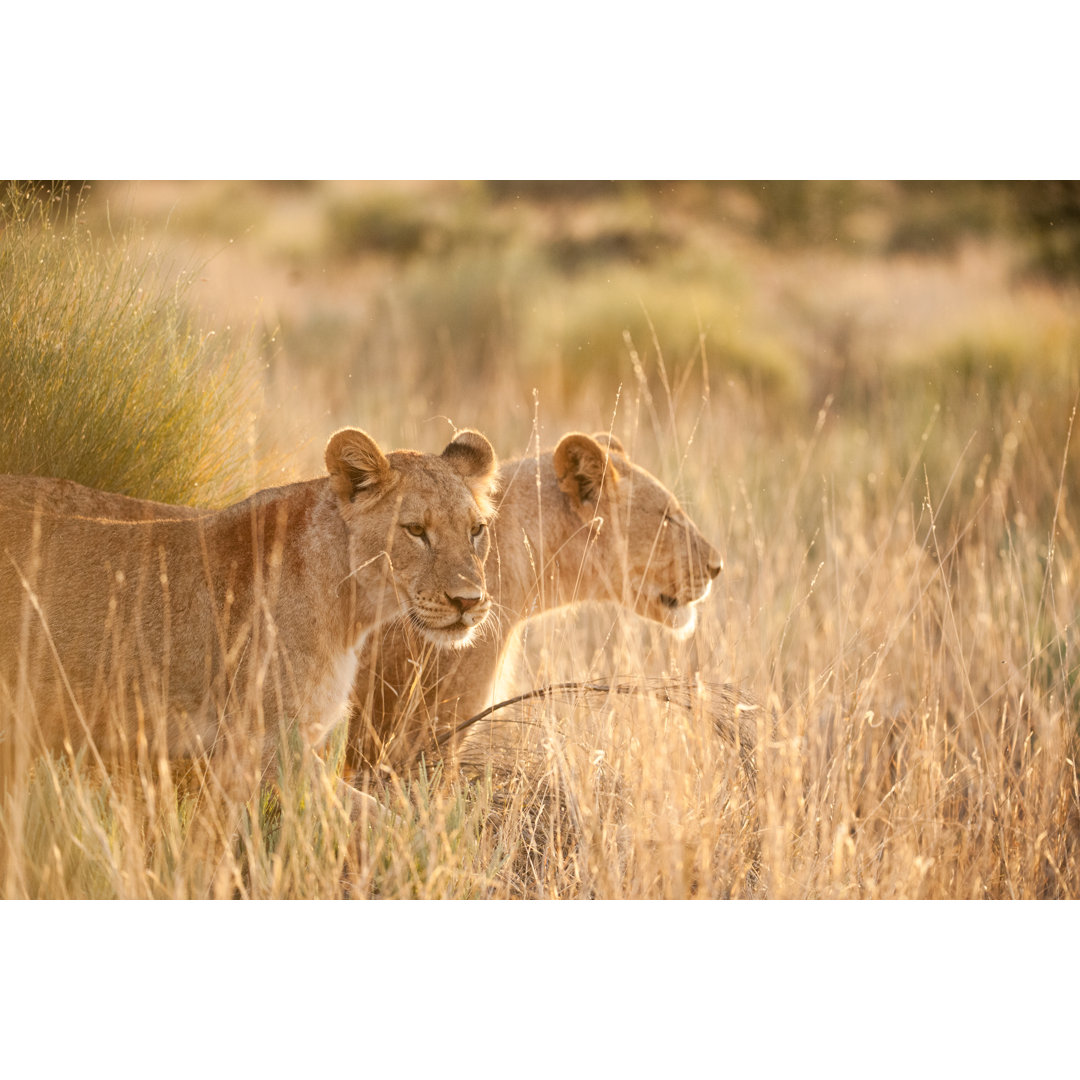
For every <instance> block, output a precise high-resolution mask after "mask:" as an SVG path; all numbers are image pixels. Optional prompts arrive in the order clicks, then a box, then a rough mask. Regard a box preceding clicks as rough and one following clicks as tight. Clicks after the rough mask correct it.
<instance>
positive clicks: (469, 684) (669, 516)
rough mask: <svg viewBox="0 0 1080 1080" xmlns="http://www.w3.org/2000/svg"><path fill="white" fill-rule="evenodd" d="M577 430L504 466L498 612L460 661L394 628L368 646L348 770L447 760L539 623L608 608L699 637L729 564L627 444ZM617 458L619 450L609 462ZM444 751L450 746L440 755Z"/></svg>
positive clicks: (492, 563) (495, 537)
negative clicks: (516, 646) (598, 605)
mask: <svg viewBox="0 0 1080 1080" xmlns="http://www.w3.org/2000/svg"><path fill="white" fill-rule="evenodd" d="M608 444H609V440H608V439H607V437H606V436H603V435H597V436H592V437H590V436H588V435H583V434H580V433H572V434H569V435H567V436H564V438H563V439H562V440H561V441H560V443H559V445H558V446H557V447H556V448H555V450H554V451H547V452H545V453H542V454H541V455H539V456H538V457H527V458H522V459H520V460H516V461H509V462H505V463H504V464H503V465H502V467H501V469H500V472H499V477H500V483H501V486H502V498H501V500H500V502H499V507H498V512H497V514H496V516H495V520H494V522H493V524H492V528H491V532H492V544H491V553H490V554H489V556H488V562H487V578H488V587H489V588H490V590H491V594H492V598H493V601H494V612H493V614H492V616H491V619H490V620H489V622H488V624H487V626H485V628H484V631H483V632H482V633H481V634H480V635H478V638H477V640H476V641H475V642H474V643H473V644H472V645H470V646H469V647H468V648H466V649H463V650H455V651H450V650H438V649H432V648H428V647H425V645H424V643H423V642H422V641H420V640H419V639H418V638H417V636H416V635H415V634H414V633H412V632H411V630H410V628H409V627H408V626H407V625H403V624H400V623H395V624H392V625H389V626H387V627H384V628H383V629H382V630H381V631H380V632H378V633H376V634H372V635H370V636H369V638H367V639H366V640H365V643H364V646H363V647H362V649H361V653H360V665H359V668H358V672H357V679H356V686H355V691H354V699H353V705H352V709H351V715H350V730H349V749H348V764H349V767H350V768H351V769H353V770H358V769H360V768H362V767H365V766H367V767H370V766H373V765H381V764H389V765H391V766H392V767H394V768H398V769H402V768H407V767H408V766H409V765H410V764H412V763H414V762H415V759H416V756H417V755H418V753H420V752H421V751H422V752H424V753H425V754H426V756H427V758H428V760H429V761H430V760H431V759H432V757H433V756H438V755H439V753H440V751H443V752H445V751H448V750H449V749H450V745H451V744H448V743H447V742H446V737H447V736H448V734H449V733H450V732H452V730H453V729H454V728H455V727H456V725H457V724H458V723H460V722H461V721H463V720H465V719H468V718H469V717H471V716H474V715H475V714H476V713H478V712H480V711H481V710H482V709H484V708H486V707H487V706H489V705H491V704H492V703H493V697H492V693H493V687H494V683H495V679H496V675H497V672H498V671H499V668H500V666H501V664H502V663H503V662H504V661H505V659H506V652H507V650H508V648H510V646H511V645H512V643H513V642H514V640H515V630H516V629H517V628H518V627H519V626H520V625H521V623H522V622H524V620H526V619H527V618H529V617H530V616H532V615H537V614H540V613H542V612H545V611H551V610H553V609H555V608H559V607H563V606H565V605H568V604H575V603H579V602H582V601H609V602H614V603H617V604H621V605H622V606H623V607H625V608H627V609H629V610H631V611H634V612H636V613H638V614H639V615H643V616H645V617H647V618H650V619H653V620H656V621H658V622H661V623H663V624H665V625H667V626H669V627H671V628H672V629H674V630H676V631H682V632H689V630H690V629H691V628H692V626H693V620H694V605H695V604H697V603H698V602H700V601H701V600H702V599H703V598H704V597H705V596H706V595H707V594H708V591H709V588H710V586H711V583H712V579H713V578H714V577H715V576H716V574H718V573H719V571H720V569H721V567H722V560H721V557H720V554H719V552H718V551H716V549H715V548H713V547H712V546H711V545H710V544H709V543H708V542H707V541H706V540H705V538H704V537H703V536H702V535H701V533H700V532H699V531H698V529H697V527H696V526H695V525H694V523H693V522H692V521H691V520H690V519H689V518H688V517H687V516H686V514H685V512H684V511H683V510H682V508H681V507H680V506H679V504H678V502H677V500H676V499H675V497H674V495H673V494H672V493H671V491H670V490H669V489H668V488H666V487H665V486H664V485H663V484H662V483H661V482H660V481H659V480H657V479H656V478H655V477H653V476H651V475H650V474H649V473H647V472H646V471H645V470H644V469H642V468H640V467H639V466H637V465H635V464H633V463H632V462H631V461H630V460H629V458H628V457H627V455H626V452H625V451H624V450H623V448H622V446H621V444H619V443H618V442H617V441H616V440H610V447H609V445H608ZM609 448H610V453H609V452H608V450H609ZM440 741H442V743H443V745H442V746H440Z"/></svg>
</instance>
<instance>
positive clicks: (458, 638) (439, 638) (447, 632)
mask: <svg viewBox="0 0 1080 1080" xmlns="http://www.w3.org/2000/svg"><path fill="white" fill-rule="evenodd" d="M466 620H468V621H466ZM410 621H411V622H412V624H413V626H415V627H416V629H417V630H419V631H420V633H421V635H423V637H425V638H426V639H427V640H428V641H429V642H431V644H432V645H434V646H435V647H436V648H439V649H467V648H468V647H469V646H470V645H472V644H473V643H474V642H475V641H476V639H477V637H478V635H479V633H480V626H481V625H482V623H483V622H484V618H483V617H482V616H481V617H474V616H472V613H471V612H467V613H466V614H465V615H464V616H462V617H461V618H460V619H458V621H457V622H455V623H451V624H450V625H449V626H433V625H432V624H431V623H429V622H427V621H426V620H423V619H418V618H415V617H413V618H412V619H411V620H410Z"/></svg>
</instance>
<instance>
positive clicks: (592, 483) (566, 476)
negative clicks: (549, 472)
mask: <svg viewBox="0 0 1080 1080" xmlns="http://www.w3.org/2000/svg"><path fill="white" fill-rule="evenodd" d="M552 463H553V464H554V466H555V476H556V478H557V479H558V481H559V487H560V488H561V489H562V490H563V491H565V492H566V494H567V495H569V496H570V498H571V499H572V500H573V501H574V502H575V503H577V504H579V505H580V504H581V503H586V502H596V501H597V499H598V498H599V497H600V491H601V488H602V487H603V486H604V484H616V483H618V480H619V474H618V472H617V471H616V469H615V466H614V465H613V464H612V462H611V458H609V457H608V454H607V451H606V450H605V449H604V448H603V447H602V446H601V445H600V444H599V443H598V442H597V441H596V440H595V439H594V438H592V436H590V435H583V434H582V433H581V432H578V431H575V432H571V433H570V434H569V435H564V436H563V437H562V438H561V439H560V440H559V445H558V446H556V447H555V453H554V454H552Z"/></svg>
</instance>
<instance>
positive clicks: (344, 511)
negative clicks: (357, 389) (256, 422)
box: [0, 429, 496, 766]
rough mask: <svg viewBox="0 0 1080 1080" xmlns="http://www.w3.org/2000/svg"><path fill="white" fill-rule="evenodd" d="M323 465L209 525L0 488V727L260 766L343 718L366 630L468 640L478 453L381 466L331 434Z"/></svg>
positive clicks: (474, 606)
mask: <svg viewBox="0 0 1080 1080" xmlns="http://www.w3.org/2000/svg"><path fill="white" fill-rule="evenodd" d="M326 457H327V469H328V475H326V476H324V477H322V478H321V479H317V480H309V481H305V482H302V483H297V484H291V485H288V486H286V487H280V488H272V489H268V490H266V491H261V492H258V493H257V494H255V495H253V496H252V497H251V498H249V499H246V500H244V501H243V502H241V503H238V504H236V505H233V506H230V507H227V508H226V509H224V510H221V511H216V512H207V511H200V510H196V509H192V508H189V507H170V506H167V505H165V504H162V503H152V502H147V501H143V500H138V499H129V498H126V497H124V496H120V495H112V494H109V493H105V492H98V491H93V490H90V489H88V488H84V487H81V486H80V485H78V484H73V483H71V482H70V481H65V480H55V479H44V478H35V477H19V476H0V715H4V716H7V717H10V718H11V723H12V724H14V725H20V726H21V730H20V731H19V732H18V734H19V735H20V736H29V740H30V745H31V746H32V747H33V748H34V749H52V750H60V749H63V748H65V746H67V747H71V748H74V749H78V748H79V747H81V746H84V745H87V744H88V743H92V744H93V746H94V749H95V751H96V752H97V753H98V754H100V755H101V756H102V757H104V758H106V759H108V758H110V757H118V756H123V755H126V754H131V753H133V752H134V750H135V747H136V746H137V745H138V744H139V742H140V741H141V740H145V744H149V745H150V748H151V750H152V752H157V753H167V754H168V755H169V756H170V757H192V756H196V755H200V754H203V753H206V752H210V751H214V752H218V751H219V750H220V749H221V748H222V746H223V745H225V744H230V745H231V746H232V747H233V748H234V749H239V748H243V749H244V751H245V752H246V753H248V754H254V755H255V756H256V757H257V758H258V759H260V760H261V762H262V763H263V765H264V766H265V763H267V762H268V761H269V759H270V757H271V756H272V752H273V749H274V748H275V746H276V745H277V742H278V740H279V738H280V737H281V731H282V727H283V726H287V725H290V724H293V723H295V724H296V725H297V726H298V727H299V729H300V732H301V735H302V737H303V738H304V739H305V741H306V742H308V743H309V744H313V745H317V744H318V742H319V741H320V740H322V739H323V738H325V736H326V734H327V732H328V731H329V730H330V729H331V728H332V727H333V726H334V725H335V724H336V723H337V722H339V721H340V720H341V719H342V718H343V716H344V711H345V708H346V704H347V696H348V691H349V688H350V686H351V684H352V683H353V681H354V676H355V669H356V648H357V645H358V643H359V642H360V640H361V638H362V636H363V634H364V633H366V632H368V631H370V630H371V629H373V628H374V627H376V626H377V625H378V624H379V623H380V622H383V621H385V620H388V619H393V618H398V617H407V618H409V619H410V620H411V625H413V626H414V627H415V628H417V629H418V630H420V631H421V632H422V633H424V634H427V635H429V636H430V637H431V639H432V640H435V641H437V642H439V643H440V644H447V643H457V642H463V641H467V640H468V639H469V638H471V637H472V636H473V634H475V632H476V630H477V628H478V626H479V625H480V623H481V622H482V621H483V618H484V617H485V616H486V614H487V611H488V609H489V607H490V602H489V600H488V598H487V596H486V592H485V586H484V574H483V559H484V557H485V555H486V552H487V544H488V534H487V530H486V527H485V523H486V520H487V518H488V517H489V516H490V513H491V503H490V496H491V485H492V480H493V478H494V472H495V467H496V466H495V458H494V454H493V452H492V450H491V447H490V444H489V443H488V442H487V440H486V439H484V438H483V436H481V435H479V434H477V433H475V432H463V433H461V434H460V435H459V436H458V437H457V438H456V439H455V440H454V441H453V442H451V444H450V445H449V446H448V447H447V449H446V450H445V451H444V452H443V454H442V455H431V454H419V453H416V452H414V451H396V452H394V453H391V454H389V455H383V454H382V452H381V451H380V450H379V449H378V447H377V446H376V445H375V443H374V442H373V441H372V440H371V439H370V438H369V437H368V436H366V435H364V434H363V433H362V432H359V431H356V430H355V429H346V430H345V431H343V432H339V433H337V434H336V435H335V436H334V437H333V438H332V439H331V440H330V443H329V444H328V446H327V455H326ZM406 525H413V526H414V527H415V528H420V527H422V534H423V535H422V536H414V535H410V533H409V532H408V531H407V530H406V529H405V527H404V526H406ZM5 734H6V735H8V736H9V742H10V741H11V740H10V736H11V735H12V734H14V732H7V733H5Z"/></svg>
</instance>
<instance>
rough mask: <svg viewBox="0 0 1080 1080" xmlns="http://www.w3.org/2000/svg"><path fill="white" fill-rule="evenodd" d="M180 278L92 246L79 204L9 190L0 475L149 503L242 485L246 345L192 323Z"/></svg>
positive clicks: (1, 239) (227, 491)
mask: <svg viewBox="0 0 1080 1080" xmlns="http://www.w3.org/2000/svg"><path fill="white" fill-rule="evenodd" d="M191 280H192V275H191V274H185V273H180V274H176V273H173V274H171V275H167V274H166V273H165V272H164V268H163V267H162V266H161V265H160V264H159V263H158V262H157V261H156V260H155V258H154V257H153V255H148V254H142V253H140V252H139V251H138V249H137V247H136V245H135V243H134V241H132V240H121V241H117V242H115V243H111V244H102V243H100V242H98V241H96V240H94V239H92V238H91V237H90V235H89V233H88V231H87V229H86V226H85V222H84V221H83V214H82V204H81V202H80V201H78V200H72V199H71V198H70V197H69V196H68V194H67V193H66V192H64V191H63V190H61V189H56V190H54V191H53V192H51V193H47V194H46V195H45V196H44V197H42V195H41V194H40V192H36V191H34V190H31V189H28V188H20V187H16V186H11V187H9V189H8V191H7V196H6V199H5V202H4V205H3V206H0V401H2V402H3V408H2V409H0V472H9V473H23V474H33V475H40V476H57V477H63V478H66V479H70V480H76V481H78V482H80V483H83V484H87V485H89V486H91V487H96V488H102V489H105V490H109V491H117V492H121V493H123V494H127V495H132V496H136V497H140V498H150V499H157V500H160V501H163V502H173V503H185V502H194V503H200V504H203V505H218V504H221V503H224V502H228V501H230V500H232V499H234V498H236V497H238V496H240V495H241V494H243V493H244V492H245V491H247V490H249V489H250V486H251V483H252V480H253V477H252V475H251V473H252V468H251V462H250V456H251V452H252V450H251V448H252V440H251V432H252V425H253V423H254V419H255V416H254V413H253V412H252V409H253V406H254V405H255V394H256V383H255V380H254V378H253V377H252V371H251V367H250V365H249V363H248V360H247V354H246V350H245V349H244V348H243V347H241V346H240V345H238V344H236V343H234V342H232V341H230V339H229V336H228V335H227V334H223V335H219V334H216V333H214V332H212V331H211V332H209V333H204V332H202V331H200V329H199V328H198V327H197V325H196V323H195V320H194V318H193V316H192V313H191V311H190V309H189V307H188V305H187V304H186V302H185V296H186V294H187V291H188V288H189V286H190V283H191Z"/></svg>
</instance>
